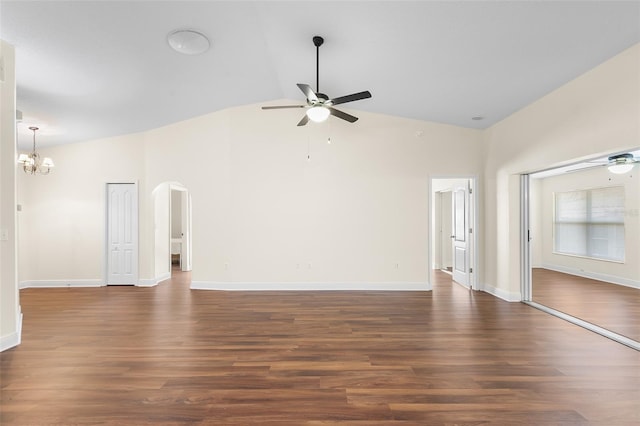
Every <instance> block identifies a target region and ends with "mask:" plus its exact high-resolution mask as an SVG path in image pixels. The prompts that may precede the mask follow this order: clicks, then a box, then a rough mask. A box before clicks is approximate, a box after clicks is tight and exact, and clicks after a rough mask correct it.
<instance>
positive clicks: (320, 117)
mask: <svg viewBox="0 0 640 426" xmlns="http://www.w3.org/2000/svg"><path fill="white" fill-rule="evenodd" d="M323 43H324V39H323V38H322V37H320V36H314V37H313V44H314V46H316V91H315V92H314V91H313V89H312V88H311V86H309V85H308V84H303V83H298V85H297V86H298V88H299V89H300V90H301V91H302V93H304V95H305V96H306V98H307V104H306V105H282V106H263V107H262V109H282V108H308V109H307V112H306V114H305V115H304V117H302V120H300V121H299V122H298V126H304V125H305V124H307V123H308V122H309V120H311V121H314V122H316V123H320V122H322V121H325V120H326V119H327V118H329V115H333V116H334V117H338V118H341V119H343V120H346V121H348V122H349V123H354V122H355V121H357V120H358V117H355V116H353V115H351V114H347V113H346V112H344V111H340V110H338V109H335V108H334V106H335V105H340V104H345V103H347V102H353V101H359V100H361V99H367V98H370V97H371V93H370V92H369V91H368V90H366V91H364V92H358V93H353V94H351V95H346V96H339V97H337V98H333V99H329V97H328V96H327V95H325V94H324V93H320V83H319V81H320V78H319V74H320V46H322V44H323Z"/></svg>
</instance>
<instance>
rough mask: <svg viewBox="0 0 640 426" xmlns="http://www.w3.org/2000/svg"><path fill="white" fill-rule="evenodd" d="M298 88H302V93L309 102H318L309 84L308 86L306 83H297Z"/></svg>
mask: <svg viewBox="0 0 640 426" xmlns="http://www.w3.org/2000/svg"><path fill="white" fill-rule="evenodd" d="M298 88H299V89H300V90H302V93H304V95H305V96H306V97H307V99H308V100H309V101H310V102H314V103H315V102H318V97H317V96H316V94H315V92H314V91H313V89H312V88H311V86H309V85H308V84H304V83H298Z"/></svg>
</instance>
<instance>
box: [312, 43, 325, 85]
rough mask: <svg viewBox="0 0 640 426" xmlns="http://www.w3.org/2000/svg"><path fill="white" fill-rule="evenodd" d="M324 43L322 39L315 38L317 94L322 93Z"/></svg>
mask: <svg viewBox="0 0 640 426" xmlns="http://www.w3.org/2000/svg"><path fill="white" fill-rule="evenodd" d="M322 43H324V39H323V38H322V37H320V36H314V37H313V44H314V46H316V93H320V46H322Z"/></svg>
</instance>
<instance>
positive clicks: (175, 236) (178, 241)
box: [169, 184, 192, 275]
mask: <svg viewBox="0 0 640 426" xmlns="http://www.w3.org/2000/svg"><path fill="white" fill-rule="evenodd" d="M169 188H170V198H169V212H170V244H171V258H170V263H171V271H172V275H173V272H174V271H176V270H177V271H181V272H188V271H191V247H192V244H191V195H190V194H189V191H188V190H187V188H185V187H184V186H182V185H177V184H171V185H170V187H169Z"/></svg>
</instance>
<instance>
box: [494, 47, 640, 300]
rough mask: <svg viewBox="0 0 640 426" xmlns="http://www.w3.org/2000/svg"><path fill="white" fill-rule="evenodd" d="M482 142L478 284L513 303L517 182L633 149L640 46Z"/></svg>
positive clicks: (638, 118)
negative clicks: (482, 206) (482, 242)
mask: <svg viewBox="0 0 640 426" xmlns="http://www.w3.org/2000/svg"><path fill="white" fill-rule="evenodd" d="M484 140H485V142H484V143H485V145H486V165H485V174H484V176H485V185H486V196H485V199H484V201H485V209H484V218H485V222H484V225H485V226H484V232H485V235H486V238H485V245H484V249H485V252H486V253H487V258H486V262H485V274H486V275H485V283H484V284H485V288H486V289H487V290H489V291H492V292H494V293H496V294H499V295H500V296H501V297H504V298H507V299H512V300H519V298H520V258H519V252H520V238H519V232H518V230H519V214H520V209H519V184H518V174H520V173H523V172H532V171H537V170H542V169H545V168H548V167H549V166H556V165H558V166H559V165H562V164H563V163H569V162H573V161H575V160H577V159H582V158H587V157H593V156H594V155H595V154H606V153H610V152H620V151H624V150H628V149H631V148H633V147H636V146H638V141H639V140H640V45H635V46H634V47H632V48H630V49H628V50H626V51H624V52H622V53H621V54H620V55H618V56H616V57H614V58H612V59H610V60H609V61H607V62H605V63H603V64H601V65H600V66H598V67H596V68H594V69H593V70H591V71H589V72H587V73H586V74H584V75H582V76H580V77H578V78H576V79H575V80H573V81H571V82H570V83H568V84H566V85H565V86H563V87H561V88H559V89H557V90H556V91H554V92H552V93H550V94H549V95H547V96H545V97H543V98H542V99H540V100H538V101H536V102H534V103H532V104H531V105H529V106H527V107H526V108H524V109H522V110H521V111H519V112H517V113H515V114H513V115H512V116H510V117H509V118H507V119H505V120H503V121H502V122H500V123H498V124H496V125H495V126H493V127H491V128H490V129H488V130H487V131H486V132H485V134H484ZM489 253H491V254H492V255H491V256H489V255H488V254H489ZM494 253H495V255H493V254H494Z"/></svg>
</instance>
